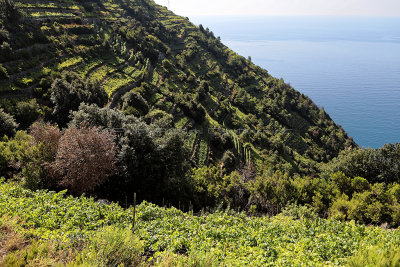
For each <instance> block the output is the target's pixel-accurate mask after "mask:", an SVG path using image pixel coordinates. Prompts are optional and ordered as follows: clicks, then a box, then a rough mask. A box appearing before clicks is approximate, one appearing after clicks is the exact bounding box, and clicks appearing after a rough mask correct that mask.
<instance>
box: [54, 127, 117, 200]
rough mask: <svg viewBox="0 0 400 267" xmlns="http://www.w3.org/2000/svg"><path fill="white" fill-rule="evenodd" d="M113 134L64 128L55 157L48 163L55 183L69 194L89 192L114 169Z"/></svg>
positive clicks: (97, 130) (94, 128) (82, 128)
mask: <svg viewBox="0 0 400 267" xmlns="http://www.w3.org/2000/svg"><path fill="white" fill-rule="evenodd" d="M113 139H114V136H113V135H112V134H110V133H109V132H108V131H106V130H103V131H101V130H99V129H98V128H97V127H87V126H82V127H80V128H77V127H75V126H72V127H70V128H68V129H67V130H66V131H65V133H64V135H63V136H62V137H61V139H60V142H59V146H58V151H57V155H56V159H55V161H54V162H53V163H51V164H50V165H49V167H50V170H51V172H52V174H53V175H54V176H55V177H57V178H58V179H59V184H60V185H62V186H65V187H67V188H69V189H70V190H71V191H72V192H73V193H77V194H82V193H84V192H91V191H93V190H94V189H95V188H96V187H98V186H99V185H102V184H103V183H104V182H106V181H107V179H108V178H109V177H110V176H111V175H112V174H113V173H114V172H115V162H116V153H117V152H116V146H115V144H114V141H113Z"/></svg>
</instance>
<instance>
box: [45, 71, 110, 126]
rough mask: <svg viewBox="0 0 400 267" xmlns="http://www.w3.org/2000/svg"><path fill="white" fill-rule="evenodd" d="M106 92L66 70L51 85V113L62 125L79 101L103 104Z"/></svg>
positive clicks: (75, 108) (77, 106) (76, 107)
mask: <svg viewBox="0 0 400 267" xmlns="http://www.w3.org/2000/svg"><path fill="white" fill-rule="evenodd" d="M107 99H108V97H107V94H106V92H105V91H104V90H103V89H102V88H101V87H100V86H99V85H96V84H93V83H84V82H83V81H82V79H81V78H80V77H79V76H78V75H77V74H76V73H73V72H67V73H65V74H64V75H63V77H62V78H61V79H59V78H58V79H55V80H54V82H53V84H52V85H51V96H50V100H51V102H52V103H53V104H54V110H53V115H54V116H55V119H56V121H57V122H58V123H59V124H61V125H62V126H64V125H65V124H66V123H67V122H68V115H69V113H70V111H74V110H77V109H78V108H79V105H80V103H82V102H85V103H88V104H97V105H98V106H103V105H104V104H105V103H106V102H107Z"/></svg>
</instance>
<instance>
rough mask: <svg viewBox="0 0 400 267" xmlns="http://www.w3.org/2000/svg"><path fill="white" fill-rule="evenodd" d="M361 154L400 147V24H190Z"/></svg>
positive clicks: (284, 20) (296, 20)
mask: <svg viewBox="0 0 400 267" xmlns="http://www.w3.org/2000/svg"><path fill="white" fill-rule="evenodd" d="M190 19H191V20H192V21H194V22H195V23H196V24H203V26H204V27H208V28H210V29H211V30H212V31H213V32H214V34H215V36H220V37H221V39H222V42H223V43H224V44H225V45H227V46H228V47H230V48H231V49H232V50H234V51H236V52H238V53H239V54H240V55H242V56H245V57H248V56H251V58H252V61H253V62H254V63H255V64H257V65H260V66H261V67H263V68H265V69H266V70H268V72H269V73H270V74H272V75H273V76H275V77H278V78H280V77H282V78H283V79H284V80H285V82H287V83H290V84H291V85H292V86H293V87H294V88H295V89H296V90H298V91H300V92H302V93H304V94H306V95H308V96H309V97H311V99H313V101H314V102H315V103H316V104H317V105H318V106H321V107H324V108H325V110H326V111H327V112H328V113H329V115H330V116H331V117H332V119H333V120H334V121H335V122H336V123H337V124H340V125H342V127H343V128H344V129H345V130H346V131H347V132H348V133H349V135H350V136H352V137H353V138H354V140H355V141H356V142H357V143H358V144H359V145H360V146H364V147H373V148H376V147H380V146H382V145H383V144H385V143H396V142H400V17H218V18H217V17H192V18H190Z"/></svg>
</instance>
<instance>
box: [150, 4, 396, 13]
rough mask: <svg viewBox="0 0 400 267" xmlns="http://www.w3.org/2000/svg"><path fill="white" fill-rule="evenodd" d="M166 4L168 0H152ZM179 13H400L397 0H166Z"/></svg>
mask: <svg viewBox="0 0 400 267" xmlns="http://www.w3.org/2000/svg"><path fill="white" fill-rule="evenodd" d="M155 1H156V3H158V4H160V5H164V6H167V5H168V0H155ZM169 2H170V9H171V10H172V11H174V12H175V13H177V14H178V15H182V16H204V15H209V16H215V15H244V16H249V15H322V16H326V15H340V16H348V15H350V16H354V15H357V16H358V15H361V16H400V0H169Z"/></svg>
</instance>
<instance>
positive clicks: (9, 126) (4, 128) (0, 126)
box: [0, 108, 18, 137]
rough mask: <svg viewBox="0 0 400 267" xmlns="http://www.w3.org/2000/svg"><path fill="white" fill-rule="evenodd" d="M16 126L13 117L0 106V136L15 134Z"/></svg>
mask: <svg viewBox="0 0 400 267" xmlns="http://www.w3.org/2000/svg"><path fill="white" fill-rule="evenodd" d="M17 127H18V124H17V123H16V122H15V120H14V118H13V117H12V116H11V115H9V114H7V113H6V112H4V110H3V109H1V108H0V136H1V137H2V136H4V135H7V136H9V137H12V136H13V135H14V134H15V132H16V129H17Z"/></svg>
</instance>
